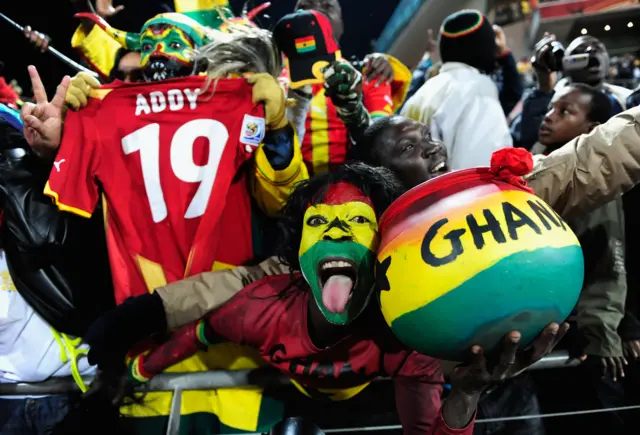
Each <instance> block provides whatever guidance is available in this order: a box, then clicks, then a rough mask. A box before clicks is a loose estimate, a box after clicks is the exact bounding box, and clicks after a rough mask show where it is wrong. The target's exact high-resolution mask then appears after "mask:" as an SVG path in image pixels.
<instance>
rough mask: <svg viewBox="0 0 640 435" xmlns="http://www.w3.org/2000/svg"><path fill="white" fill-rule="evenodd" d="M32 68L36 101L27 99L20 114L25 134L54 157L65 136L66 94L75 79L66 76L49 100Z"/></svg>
mask: <svg viewBox="0 0 640 435" xmlns="http://www.w3.org/2000/svg"><path fill="white" fill-rule="evenodd" d="M28 70H29V76H30V77H31V85H32V86H33V97H34V99H35V101H36V103H35V104H33V103H25V104H24V105H23V106H22V111H21V113H20V117H21V118H22V121H23V122H24V128H23V132H24V137H25V138H26V140H27V143H28V144H29V145H30V146H31V148H32V149H33V150H34V151H35V152H36V153H37V154H38V155H40V156H42V157H48V158H52V157H53V156H55V153H56V151H57V150H58V147H59V146H60V142H61V140H62V116H63V106H64V98H65V95H66V93H67V89H68V88H69V82H70V80H71V79H70V78H69V76H64V78H63V79H62V82H60V84H59V85H58V89H57V90H56V94H55V96H54V97H53V99H52V100H51V102H49V100H48V98H47V92H46V91H45V89H44V86H43V85H42V80H40V75H39V74H38V71H37V70H36V67H34V66H33V65H29V68H28Z"/></svg>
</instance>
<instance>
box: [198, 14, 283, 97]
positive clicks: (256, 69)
mask: <svg viewBox="0 0 640 435" xmlns="http://www.w3.org/2000/svg"><path fill="white" fill-rule="evenodd" d="M214 32H215V35H214V37H213V40H214V41H213V42H211V43H210V44H207V45H205V46H203V47H201V48H200V49H199V50H197V51H196V57H195V61H196V64H197V65H198V69H199V70H200V71H205V72H206V73H207V75H208V76H209V79H208V80H207V84H206V86H205V88H208V87H209V86H210V85H211V83H212V82H213V81H215V80H217V79H221V78H225V77H233V76H242V75H245V74H255V73H268V74H270V75H272V76H273V77H278V76H280V74H281V73H282V55H281V54H280V51H279V50H278V48H277V46H276V45H275V43H274V42H273V40H272V38H271V32H269V31H268V30H264V29H260V28H257V27H249V26H243V25H238V24H233V23H231V24H229V26H228V27H227V28H226V31H225V32H221V31H214Z"/></svg>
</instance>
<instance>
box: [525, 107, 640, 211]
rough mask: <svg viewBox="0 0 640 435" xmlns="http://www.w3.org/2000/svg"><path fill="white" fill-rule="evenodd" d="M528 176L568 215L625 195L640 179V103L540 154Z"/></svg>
mask: <svg viewBox="0 0 640 435" xmlns="http://www.w3.org/2000/svg"><path fill="white" fill-rule="evenodd" d="M525 178H526V180H527V182H528V183H529V186H530V187H531V188H533V190H534V191H535V193H536V195H538V196H539V197H540V198H542V199H543V200H545V201H546V202H547V203H548V204H549V205H551V206H552V207H553V208H554V209H555V210H556V211H557V212H558V214H560V215H561V216H562V217H563V218H565V219H571V218H573V217H577V216H580V215H582V214H584V213H588V212H590V211H592V210H595V209H596V208H598V207H600V206H602V205H604V204H606V203H607V202H609V201H611V200H613V199H614V198H617V197H619V196H620V195H622V194H623V193H624V192H626V191H628V190H629V189H631V188H632V187H633V186H634V185H636V184H638V183H639V182H640V107H636V108H633V109H629V110H627V111H625V112H622V113H620V114H618V115H616V116H614V117H613V118H611V119H610V120H609V121H607V122H606V123H605V124H602V125H600V126H598V127H596V128H594V129H593V131H591V133H589V134H585V135H582V136H579V137H577V138H575V139H574V140H572V141H571V142H569V143H567V144H566V145H564V146H563V147H562V148H560V149H558V150H556V151H554V152H553V153H551V154H549V155H548V156H546V157H540V158H538V159H536V160H535V162H534V167H533V171H532V172H531V173H530V174H528V175H527V176H526V177H525Z"/></svg>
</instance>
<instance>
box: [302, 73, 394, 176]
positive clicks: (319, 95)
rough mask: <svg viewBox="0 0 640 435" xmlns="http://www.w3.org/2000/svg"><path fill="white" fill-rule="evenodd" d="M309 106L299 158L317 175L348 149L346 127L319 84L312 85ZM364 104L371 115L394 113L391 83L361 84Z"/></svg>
mask: <svg viewBox="0 0 640 435" xmlns="http://www.w3.org/2000/svg"><path fill="white" fill-rule="evenodd" d="M312 92H313V98H312V100H311V107H310V108H309V113H308V114H307V119H306V121H305V127H306V133H305V136H304V139H303V140H302V158H303V159H304V162H305V164H306V165H307V169H308V170H309V173H310V175H311V174H321V173H324V172H327V171H330V170H332V169H333V168H335V167H337V166H339V165H341V164H342V163H344V161H345V158H346V155H347V150H348V149H349V137H348V133H347V128H346V127H345V125H344V123H343V122H342V121H341V120H340V118H339V117H338V112H337V111H336V107H335V106H334V105H333V103H332V102H331V99H330V98H328V97H327V96H326V95H325V91H324V87H323V85H322V84H317V85H313V91H312ZM363 99H364V106H365V107H366V109H367V110H368V111H369V113H370V114H371V116H372V117H374V118H375V117H380V116H389V115H392V114H393V112H394V109H393V107H394V104H393V99H392V96H391V86H390V85H387V84H381V85H380V86H378V87H376V86H375V84H373V83H365V84H364V86H363Z"/></svg>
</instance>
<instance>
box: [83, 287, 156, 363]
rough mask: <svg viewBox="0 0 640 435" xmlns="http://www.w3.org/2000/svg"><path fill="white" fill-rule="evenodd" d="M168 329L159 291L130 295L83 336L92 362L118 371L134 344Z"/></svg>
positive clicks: (89, 359)
mask: <svg viewBox="0 0 640 435" xmlns="http://www.w3.org/2000/svg"><path fill="white" fill-rule="evenodd" d="M166 329H167V319H166V313H165V311H164V306H163V304H162V299H161V298H160V296H158V294H157V293H151V294H146V295H142V296H138V297H135V298H129V299H127V300H126V301H124V303H123V304H121V305H119V306H118V307H116V308H114V309H113V310H111V311H109V312H107V313H106V314H104V315H103V316H101V317H100V318H99V319H98V320H96V321H95V322H93V324H92V325H91V327H90V328H89V331H88V332H87V334H86V335H85V336H84V341H85V343H87V344H88V345H89V346H91V348H90V349H89V354H88V355H87V357H88V361H89V364H91V365H96V364H97V365H98V368H99V369H100V370H107V371H111V372H114V371H115V372H119V371H121V370H122V369H123V367H124V359H125V356H126V354H127V352H128V351H129V349H131V348H132V347H133V345H135V344H136V343H138V342H139V341H142V340H144V339H146V338H148V337H149V336H151V335H153V334H156V333H158V332H164V331H165V330H166Z"/></svg>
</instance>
